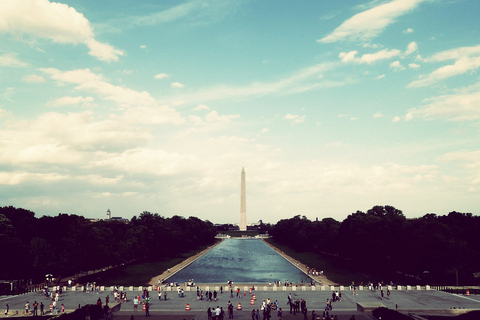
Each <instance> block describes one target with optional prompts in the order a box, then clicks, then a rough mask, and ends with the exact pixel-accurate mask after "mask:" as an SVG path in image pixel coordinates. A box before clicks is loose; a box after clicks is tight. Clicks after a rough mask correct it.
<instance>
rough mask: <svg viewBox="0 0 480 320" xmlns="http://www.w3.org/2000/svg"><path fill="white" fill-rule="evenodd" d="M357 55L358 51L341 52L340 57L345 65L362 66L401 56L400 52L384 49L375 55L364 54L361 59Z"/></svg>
mask: <svg viewBox="0 0 480 320" xmlns="http://www.w3.org/2000/svg"><path fill="white" fill-rule="evenodd" d="M357 53H358V51H356V50H354V51H350V52H340V54H339V55H338V57H339V58H340V59H341V61H342V62H343V63H347V62H354V63H358V64H362V63H365V64H372V63H374V62H376V61H379V60H387V59H391V58H394V57H397V56H400V54H401V52H400V50H397V49H392V50H389V49H383V50H380V51H378V52H375V53H366V54H363V55H362V56H361V57H358V58H357V57H355V56H356V54H357Z"/></svg>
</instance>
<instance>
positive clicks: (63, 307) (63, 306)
mask: <svg viewBox="0 0 480 320" xmlns="http://www.w3.org/2000/svg"><path fill="white" fill-rule="evenodd" d="M62 313H65V305H64V304H63V303H62Z"/></svg>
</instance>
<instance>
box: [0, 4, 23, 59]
mask: <svg viewBox="0 0 480 320" xmlns="http://www.w3.org/2000/svg"><path fill="white" fill-rule="evenodd" d="M0 8H1V6H0ZM0 12H1V11H0ZM0 22H1V21H0ZM0 25H1V24H0ZM0 31H1V29H0ZM0 66H1V67H26V66H28V64H27V63H25V62H22V61H20V60H18V59H17V55H16V54H15V53H5V54H2V55H0Z"/></svg>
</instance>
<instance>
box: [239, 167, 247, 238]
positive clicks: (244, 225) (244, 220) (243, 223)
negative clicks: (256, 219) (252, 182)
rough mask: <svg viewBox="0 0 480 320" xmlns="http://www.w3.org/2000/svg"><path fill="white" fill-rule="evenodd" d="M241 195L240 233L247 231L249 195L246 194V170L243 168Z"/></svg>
mask: <svg viewBox="0 0 480 320" xmlns="http://www.w3.org/2000/svg"><path fill="white" fill-rule="evenodd" d="M241 181H242V182H241V187H240V188H241V194H240V231H247V195H246V192H245V168H242V175H241Z"/></svg>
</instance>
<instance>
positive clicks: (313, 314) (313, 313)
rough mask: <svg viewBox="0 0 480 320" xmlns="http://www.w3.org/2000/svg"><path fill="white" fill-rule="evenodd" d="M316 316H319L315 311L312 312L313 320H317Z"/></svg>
mask: <svg viewBox="0 0 480 320" xmlns="http://www.w3.org/2000/svg"><path fill="white" fill-rule="evenodd" d="M316 316H317V315H316V314H315V310H312V320H315V317H316Z"/></svg>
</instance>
